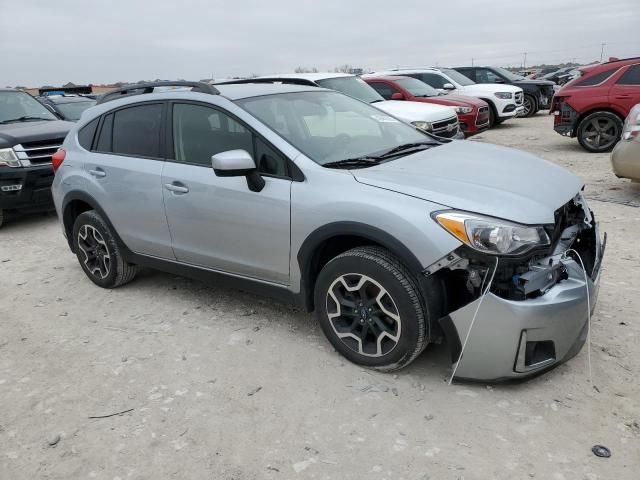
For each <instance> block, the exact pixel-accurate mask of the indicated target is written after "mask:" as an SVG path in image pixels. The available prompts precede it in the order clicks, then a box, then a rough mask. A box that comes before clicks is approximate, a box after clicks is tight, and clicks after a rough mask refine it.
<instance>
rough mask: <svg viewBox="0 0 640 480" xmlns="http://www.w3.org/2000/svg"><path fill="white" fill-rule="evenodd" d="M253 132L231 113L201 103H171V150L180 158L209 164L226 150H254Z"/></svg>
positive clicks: (199, 163) (180, 160)
mask: <svg viewBox="0 0 640 480" xmlns="http://www.w3.org/2000/svg"><path fill="white" fill-rule="evenodd" d="M252 137H253V135H252V133H251V132H250V131H249V130H247V129H246V128H245V127H244V126H242V125H241V124H240V123H238V122H237V121H236V120H234V119H233V118H231V117H230V116H228V115H226V114H224V113H222V112H221V111H219V110H215V109H213V108H209V107H204V106H202V105H192V104H176V105H174V106H173V150H174V155H175V159H176V160H177V161H179V162H185V163H193V164H196V165H205V166H211V156H212V155H215V154H216V153H220V152H226V151H228V150H246V151H247V152H249V153H251V152H253V138H252Z"/></svg>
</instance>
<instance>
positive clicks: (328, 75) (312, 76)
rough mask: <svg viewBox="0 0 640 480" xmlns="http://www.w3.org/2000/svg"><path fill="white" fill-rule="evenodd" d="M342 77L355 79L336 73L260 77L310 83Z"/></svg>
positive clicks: (284, 74)
mask: <svg viewBox="0 0 640 480" xmlns="http://www.w3.org/2000/svg"><path fill="white" fill-rule="evenodd" d="M341 77H355V75H352V74H350V73H336V72H317V73H283V74H277V75H263V76H260V77H258V78H259V79H266V78H287V79H300V80H308V81H310V82H317V81H318V80H325V79H327V78H341Z"/></svg>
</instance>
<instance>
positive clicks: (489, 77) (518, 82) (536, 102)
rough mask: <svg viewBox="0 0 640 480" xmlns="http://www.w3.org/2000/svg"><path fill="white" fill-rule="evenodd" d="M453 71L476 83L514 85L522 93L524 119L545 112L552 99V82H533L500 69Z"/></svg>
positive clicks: (469, 68) (474, 68)
mask: <svg viewBox="0 0 640 480" xmlns="http://www.w3.org/2000/svg"><path fill="white" fill-rule="evenodd" d="M455 70H457V71H458V72H460V73H462V74H463V75H465V76H467V77H469V78H470V79H471V80H473V81H474V82H477V83H502V84H507V85H515V86H517V87H520V88H522V90H523V91H524V103H523V105H524V114H523V116H524V117H530V116H531V115H535V114H536V113H537V112H538V111H539V110H547V109H548V108H549V106H550V105H551V99H552V98H553V82H550V81H547V80H537V79H536V80H533V79H528V78H525V77H523V76H521V75H516V74H515V73H511V72H510V71H509V70H506V69H504V68H500V67H456V68H455Z"/></svg>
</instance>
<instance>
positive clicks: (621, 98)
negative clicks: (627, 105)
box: [616, 94, 631, 100]
mask: <svg viewBox="0 0 640 480" xmlns="http://www.w3.org/2000/svg"><path fill="white" fill-rule="evenodd" d="M616 98H618V99H620V100H624V99H625V98H631V95H625V94H623V95H616Z"/></svg>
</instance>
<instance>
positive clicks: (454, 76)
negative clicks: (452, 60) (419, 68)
mask: <svg viewBox="0 0 640 480" xmlns="http://www.w3.org/2000/svg"><path fill="white" fill-rule="evenodd" d="M440 71H441V72H442V73H444V74H445V75H446V76H447V77H449V78H450V79H451V80H453V81H454V82H456V83H457V84H459V85H462V86H463V87H466V86H468V85H475V84H476V82H474V81H473V80H471V79H469V78H467V77H465V76H464V75H463V74H461V73H460V72H458V71H456V70H454V69H453V68H443V69H442V70H440Z"/></svg>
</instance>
